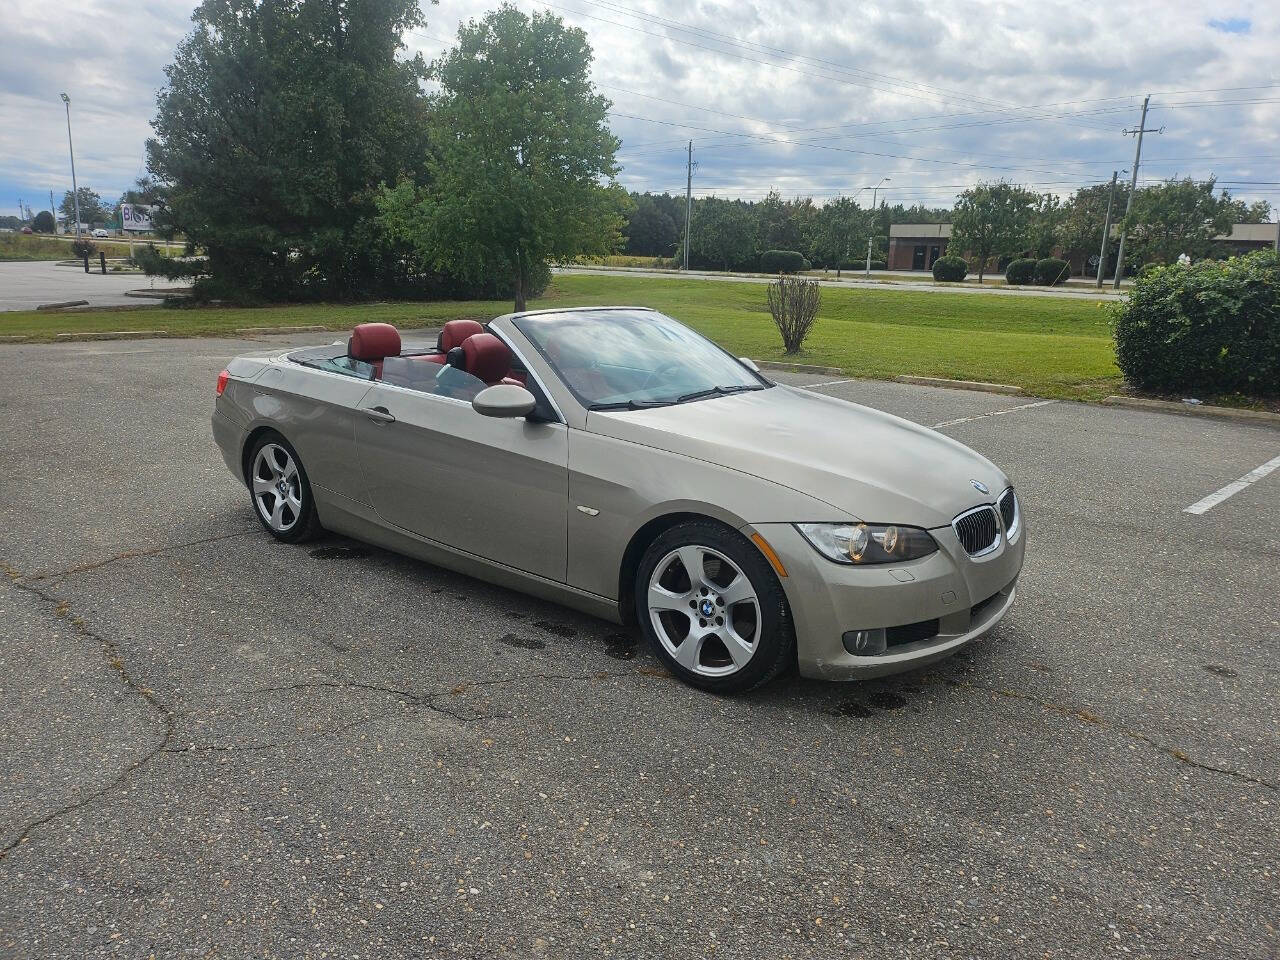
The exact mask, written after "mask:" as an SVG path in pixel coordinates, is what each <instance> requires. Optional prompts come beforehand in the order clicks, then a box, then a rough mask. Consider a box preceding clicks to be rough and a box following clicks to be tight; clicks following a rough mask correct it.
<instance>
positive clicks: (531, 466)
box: [355, 361, 569, 583]
mask: <svg viewBox="0 0 1280 960" xmlns="http://www.w3.org/2000/svg"><path fill="white" fill-rule="evenodd" d="M417 363H418V364H421V363H422V362H421V361H418V362H417ZM425 366H426V367H427V368H435V369H439V368H438V367H436V365H434V364H425ZM450 375H451V376H455V379H456V378H457V376H467V375H465V374H460V375H454V374H450ZM483 387H484V384H483V383H480V382H479V381H476V382H475V384H474V386H473V388H472V389H467V388H466V387H465V386H464V387H463V389H454V390H453V391H452V393H453V394H454V395H452V396H446V395H442V394H440V393H431V392H425V390H423V389H409V388H406V387H403V386H398V385H396V384H392V383H381V382H379V383H375V384H374V385H373V388H372V389H371V390H370V391H369V393H368V394H367V395H366V396H365V397H364V398H363V399H362V400H361V403H360V409H358V410H357V411H356V414H357V415H356V428H355V432H356V449H357V454H358V456H359V460H360V464H361V468H362V470H363V473H364V481H365V487H366V491H367V494H368V498H369V502H370V503H371V504H372V506H373V508H374V510H376V511H377V513H378V516H379V517H381V518H382V519H383V520H384V521H386V522H387V523H388V524H390V525H392V526H394V527H400V528H402V529H405V530H409V531H411V532H413V533H416V534H418V535H419V536H422V537H427V538H428V539H430V540H434V541H436V542H438V543H443V544H445V545H447V546H450V547H454V548H456V549H459V550H464V551H466V552H467V553H471V554H475V555H477V556H480V557H484V558H485V559H487V560H492V561H495V562H498V563H502V564H505V565H507V566H509V567H515V568H516V569H518V570H523V571H526V572H528V573H533V574H537V575H538V576H541V577H546V578H547V579H550V580H555V581H557V582H560V583H563V582H564V581H565V539H566V538H565V529H566V522H567V508H568V495H569V494H568V484H569V480H568V430H567V428H566V427H565V425H564V424H563V423H559V422H556V423H547V422H535V421H533V420H529V419H525V418H523V417H518V418H511V419H501V418H495V417H485V416H481V415H480V414H478V413H476V411H475V409H474V408H473V407H472V406H471V403H470V399H469V396H470V395H474V393H476V392H478V391H479V389H483ZM428 389H430V387H428Z"/></svg>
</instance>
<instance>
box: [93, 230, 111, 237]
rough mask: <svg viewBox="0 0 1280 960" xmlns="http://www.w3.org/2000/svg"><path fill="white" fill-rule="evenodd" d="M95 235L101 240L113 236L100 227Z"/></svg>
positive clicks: (94, 232)
mask: <svg viewBox="0 0 1280 960" xmlns="http://www.w3.org/2000/svg"><path fill="white" fill-rule="evenodd" d="M93 235H94V236H95V237H97V238H98V239H99V240H103V239H105V238H107V237H109V236H111V234H109V233H108V232H107V231H106V230H104V229H102V227H99V228H98V229H97V230H95V231H93Z"/></svg>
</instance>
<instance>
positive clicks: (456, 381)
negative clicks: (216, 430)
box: [290, 320, 556, 419]
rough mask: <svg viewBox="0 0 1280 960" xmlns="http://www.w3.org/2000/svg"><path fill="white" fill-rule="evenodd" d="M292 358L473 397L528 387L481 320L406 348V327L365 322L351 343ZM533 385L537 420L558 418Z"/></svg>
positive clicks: (449, 327) (453, 323)
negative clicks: (497, 388)
mask: <svg viewBox="0 0 1280 960" xmlns="http://www.w3.org/2000/svg"><path fill="white" fill-rule="evenodd" d="M344 346H345V349H344ZM290 359H292V360H293V361H295V362H297V363H301V364H303V365H305V366H309V367H314V368H316V369H319V370H325V371H327V372H329V373H339V374H342V375H344V376H349V377H358V378H359V379H361V380H372V381H377V382H381V383H388V384H391V385H393V386H397V387H404V388H406V389H409V390H417V391H421V392H423V393H430V394H435V395H437V396H445V397H452V398H455V399H459V400H467V401H470V400H472V399H474V398H475V396H476V395H477V394H478V393H479V392H480V391H481V390H483V389H484V388H485V387H490V386H493V385H495V384H499V383H508V384H515V385H517V386H526V383H527V381H528V374H527V371H526V370H525V369H524V367H523V365H522V364H521V363H520V362H519V361H518V360H517V359H516V357H515V356H514V355H513V354H512V352H511V350H510V348H508V347H507V345H506V344H505V343H503V342H502V340H500V339H499V338H498V337H496V336H494V335H493V334H492V333H489V332H488V331H486V330H485V328H484V325H483V324H481V323H479V322H478V321H475V320H450V321H449V322H448V323H446V324H445V325H444V328H443V329H442V330H441V331H440V335H439V337H438V338H437V340H436V344H435V348H434V349H431V348H421V347H418V348H414V347H409V348H406V347H405V345H404V343H403V341H402V340H401V338H400V331H398V330H397V329H396V328H395V327H394V326H392V325H391V324H389V323H362V324H359V325H358V326H357V327H355V329H353V330H352V331H351V336H350V337H348V339H347V342H346V344H345V345H344V344H342V343H341V342H339V343H335V344H331V345H329V346H326V347H315V348H310V349H306V350H299V351H296V352H295V353H292V354H290ZM530 389H532V390H533V393H534V396H535V397H536V398H537V399H538V403H539V406H538V408H537V411H536V413H537V415H538V416H537V418H540V419H556V418H555V417H554V416H552V415H550V405H549V404H548V402H547V401H546V399H545V397H543V396H542V392H541V390H539V389H537V388H536V386H535V387H532V388H530Z"/></svg>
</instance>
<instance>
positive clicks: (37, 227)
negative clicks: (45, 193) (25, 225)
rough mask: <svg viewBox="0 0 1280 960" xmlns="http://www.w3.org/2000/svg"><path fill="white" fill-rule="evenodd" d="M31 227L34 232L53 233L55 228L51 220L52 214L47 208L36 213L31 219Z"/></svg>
mask: <svg viewBox="0 0 1280 960" xmlns="http://www.w3.org/2000/svg"><path fill="white" fill-rule="evenodd" d="M31 229H32V230H34V231H35V232H36V233H53V231H54V230H55V229H57V226H56V224H54V222H53V214H52V213H50V212H49V211H48V210H41V211H40V212H39V213H37V214H36V218H35V219H34V220H32V221H31Z"/></svg>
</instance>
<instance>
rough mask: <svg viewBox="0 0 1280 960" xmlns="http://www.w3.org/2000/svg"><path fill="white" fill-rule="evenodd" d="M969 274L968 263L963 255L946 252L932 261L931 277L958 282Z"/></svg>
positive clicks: (948, 281) (947, 281)
mask: <svg viewBox="0 0 1280 960" xmlns="http://www.w3.org/2000/svg"><path fill="white" fill-rule="evenodd" d="M968 274H969V264H967V263H965V262H964V257H953V256H951V255H950V254H948V255H947V256H945V257H939V258H938V259H937V260H935V261H933V279H935V280H941V281H944V282H946V283H959V282H960V281H961V280H963V279H964V278H965V277H966V276H968Z"/></svg>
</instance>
